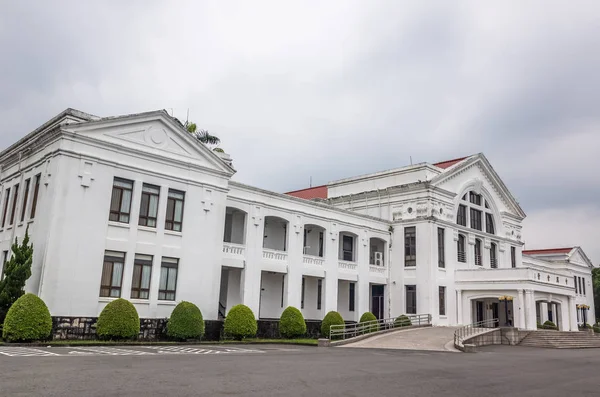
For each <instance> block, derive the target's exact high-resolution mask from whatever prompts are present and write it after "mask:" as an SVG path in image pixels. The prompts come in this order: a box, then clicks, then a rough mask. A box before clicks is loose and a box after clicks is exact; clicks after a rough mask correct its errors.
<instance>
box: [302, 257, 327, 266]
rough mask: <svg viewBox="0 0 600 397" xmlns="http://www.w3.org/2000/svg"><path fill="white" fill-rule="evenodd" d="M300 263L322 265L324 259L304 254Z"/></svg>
mask: <svg viewBox="0 0 600 397" xmlns="http://www.w3.org/2000/svg"><path fill="white" fill-rule="evenodd" d="M302 263H304V264H305V265H317V266H323V263H325V259H323V258H321V257H320V256H312V255H304V257H303V258H302Z"/></svg>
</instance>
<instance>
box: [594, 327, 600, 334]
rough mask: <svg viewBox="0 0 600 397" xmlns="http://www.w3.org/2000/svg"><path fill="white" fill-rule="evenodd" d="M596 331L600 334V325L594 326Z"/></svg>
mask: <svg viewBox="0 0 600 397" xmlns="http://www.w3.org/2000/svg"><path fill="white" fill-rule="evenodd" d="M594 333H596V334H600V326H599V325H595V326H594Z"/></svg>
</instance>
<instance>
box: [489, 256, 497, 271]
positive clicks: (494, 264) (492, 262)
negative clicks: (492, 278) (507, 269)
mask: <svg viewBox="0 0 600 397" xmlns="http://www.w3.org/2000/svg"><path fill="white" fill-rule="evenodd" d="M490 267H491V268H492V269H497V268H498V259H496V258H490Z"/></svg>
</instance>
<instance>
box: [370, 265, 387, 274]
mask: <svg viewBox="0 0 600 397" xmlns="http://www.w3.org/2000/svg"><path fill="white" fill-rule="evenodd" d="M386 270H387V269H386V268H385V267H384V266H375V265H369V271H370V272H371V273H378V274H385V273H386Z"/></svg>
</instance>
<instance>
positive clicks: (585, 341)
mask: <svg viewBox="0 0 600 397" xmlns="http://www.w3.org/2000/svg"><path fill="white" fill-rule="evenodd" d="M519 346H530V347H545V348H552V349H584V348H594V347H596V348H600V336H597V335H594V334H591V333H589V332H585V331H581V332H564V331H544V330H538V331H531V332H530V333H529V334H528V335H527V336H526V337H525V338H523V340H522V341H521V343H519Z"/></svg>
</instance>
